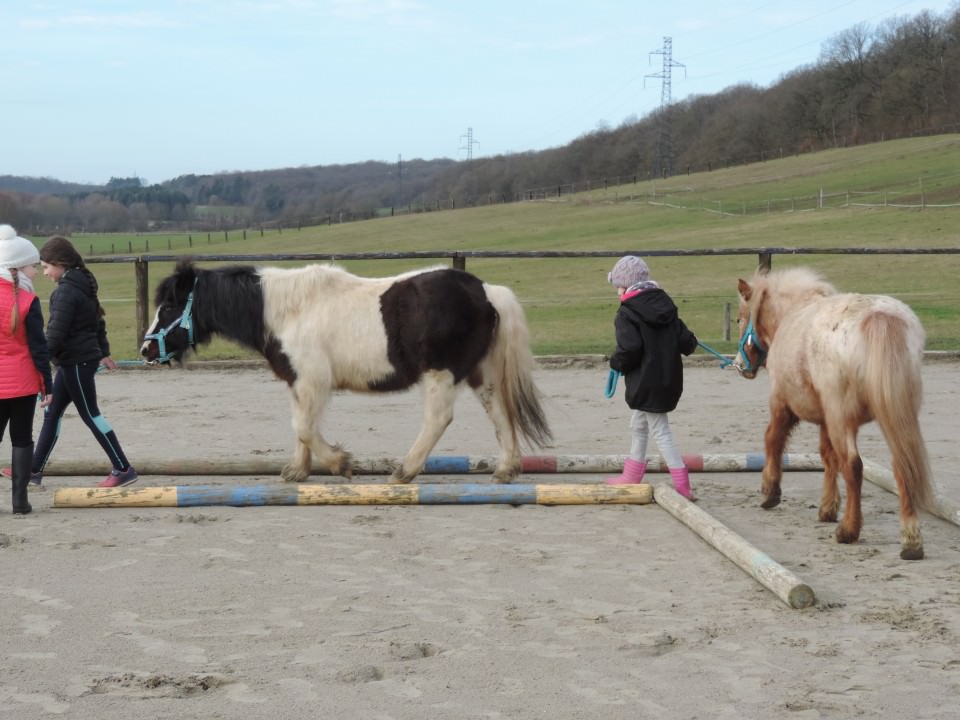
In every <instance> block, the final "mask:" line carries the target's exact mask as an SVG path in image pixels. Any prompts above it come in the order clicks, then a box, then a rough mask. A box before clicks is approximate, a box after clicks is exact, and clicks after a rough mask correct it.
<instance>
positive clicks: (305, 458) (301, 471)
mask: <svg viewBox="0 0 960 720" xmlns="http://www.w3.org/2000/svg"><path fill="white" fill-rule="evenodd" d="M317 387H318V385H317V384H311V385H307V384H306V383H299V382H298V383H297V384H296V385H295V386H294V387H292V388H291V389H290V409H291V417H292V424H293V431H294V433H296V436H297V445H296V447H295V448H294V451H293V459H292V461H291V462H290V463H289V464H288V465H284V466H283V469H282V470H281V471H280V476H281V477H282V478H283V479H284V480H285V481H286V482H303V481H304V480H306V479H307V478H308V477H310V470H311V461H312V456H313V455H314V454H316V456H317V460H318V461H319V462H320V463H321V464H323V465H325V466H326V467H327V468H328V469H329V470H330V474H331V475H342V476H344V477H346V478H350V477H351V476H352V465H351V460H352V458H351V457H350V453H348V452H345V451H344V450H343V449H342V448H341V447H340V446H339V445H337V446H331V445H330V444H329V443H327V441H326V440H324V439H323V436H322V435H321V434H320V417H321V415H322V413H323V408H324V406H325V405H326V403H327V400H328V399H329V397H330V391H329V389H328V388H327V389H323V390H318V389H317Z"/></svg>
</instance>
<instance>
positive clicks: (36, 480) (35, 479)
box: [0, 468, 43, 487]
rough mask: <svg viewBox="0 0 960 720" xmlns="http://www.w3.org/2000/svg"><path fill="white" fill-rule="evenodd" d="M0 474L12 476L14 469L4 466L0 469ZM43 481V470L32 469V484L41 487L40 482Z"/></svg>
mask: <svg viewBox="0 0 960 720" xmlns="http://www.w3.org/2000/svg"><path fill="white" fill-rule="evenodd" d="M0 475H3V476H4V477H8V478H12V477H13V471H12V470H11V469H10V468H3V469H2V470H0ZM42 482H43V473H42V472H33V471H32V470H31V471H30V484H31V485H33V486H34V487H39V485H40V483H42Z"/></svg>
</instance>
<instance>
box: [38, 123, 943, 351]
mask: <svg viewBox="0 0 960 720" xmlns="http://www.w3.org/2000/svg"><path fill="white" fill-rule="evenodd" d="M861 203H866V204H861ZM958 220H960V135H940V136H934V137H925V138H917V139H910V140H899V141H891V142H887V143H880V144H875V145H866V146H859V147H856V148H850V149H843V150H831V151H826V152H822V153H816V154H810V155H803V156H797V157H788V158H784V159H780V160H772V161H768V162H765V163H759V164H755V165H748V166H743V167H737V168H732V169H726V170H716V171H713V172H707V173H699V174H692V175H685V176H678V177H673V178H670V179H668V180H661V181H657V182H649V181H648V182H638V183H636V184H631V185H620V186H616V187H608V188H606V189H601V190H594V191H592V192H588V193H580V194H575V195H568V196H562V197H559V198H553V199H548V200H543V201H536V202H523V203H513V204H507V205H499V206H493V207H482V208H472V209H464V210H452V211H441V212H430V213H424V214H419V215H408V216H402V217H393V218H390V217H388V218H380V219H377V220H370V221H364V222H355V223H349V224H343V225H329V226H319V227H310V228H303V229H301V230H296V229H294V230H291V229H287V230H283V231H281V232H278V231H276V230H271V231H267V232H266V233H264V234H262V235H261V233H260V232H256V231H248V232H247V233H245V234H242V233H237V232H232V233H230V234H229V235H225V234H223V233H221V234H219V235H217V234H211V235H207V234H202V235H194V236H192V237H188V236H187V235H182V234H181V235H164V234H158V235H137V236H132V235H131V236H128V235H113V236H87V235H78V236H75V237H74V241H75V242H76V244H77V246H78V249H80V251H81V252H82V253H84V254H90V255H89V256H90V257H91V259H94V260H95V259H96V256H97V254H99V253H103V252H107V253H109V252H112V251H115V252H117V253H121V254H126V253H127V252H128V251H132V252H135V253H138V254H143V253H148V254H161V255H162V254H168V253H177V254H192V255H195V256H197V257H202V256H203V255H206V254H218V253H219V254H222V253H236V254H244V253H311V252H316V253H350V252H372V251H391V252H402V251H450V250H460V251H480V250H484V251H545V250H554V251H584V250H591V251H614V252H616V253H626V252H633V253H638V254H643V253H644V252H648V251H651V250H661V251H682V252H688V251H693V250H704V249H705V250H722V249H731V248H747V249H759V248H813V249H817V248H819V249H826V248H873V249H895V248H955V249H957V250H958V251H960V222H958ZM38 240H39V239H38ZM188 243H189V244H188ZM168 248H169V249H168ZM91 251H92V253H91ZM438 262H443V263H448V262H449V261H438ZM613 262H614V259H613V258H605V257H603V258H578V259H554V258H537V259H469V260H468V262H467V269H468V270H470V271H472V272H474V273H475V274H477V275H479V276H480V277H482V278H483V279H484V280H487V281H489V282H495V283H501V284H505V285H508V286H510V287H511V288H513V290H514V291H515V292H516V293H517V295H518V297H519V298H520V300H521V301H522V303H523V305H524V307H525V309H526V312H527V316H528V320H529V322H530V326H531V331H532V337H533V346H534V351H535V352H536V353H537V354H553V353H606V352H609V351H610V349H611V348H612V343H613V329H612V318H613V315H614V312H615V309H616V302H617V298H616V295H615V294H614V292H613V290H612V289H611V288H610V287H609V285H608V284H607V282H606V274H607V271H608V270H609V268H610V267H611V266H612V264H613ZM649 262H650V266H651V270H652V276H653V277H654V278H655V279H656V280H658V281H659V282H660V283H661V285H662V286H663V287H664V288H665V289H666V290H667V291H668V292H670V294H671V295H672V296H673V297H674V299H675V300H676V301H677V304H678V305H679V306H680V310H681V314H682V316H683V317H684V319H685V320H686V322H687V324H688V325H690V327H691V328H693V329H694V331H695V332H696V333H697V335H698V336H699V337H700V339H701V340H703V341H704V342H706V343H708V344H710V345H712V346H714V347H716V348H718V349H721V350H725V351H729V350H731V349H732V348H733V345H734V343H733V342H732V341H725V340H724V330H725V308H726V306H727V304H729V305H730V306H731V308H732V311H733V312H735V310H736V299H737V298H736V281H737V278H738V277H748V276H749V275H751V274H752V273H753V271H754V269H755V268H756V266H757V256H756V255H755V254H753V253H750V254H744V255H731V256H726V255H723V256H705V257H691V256H682V257H653V258H651V259H650V261H649ZM278 264H279V263H278ZM343 264H344V265H345V266H346V267H347V268H348V269H349V270H351V271H353V272H356V273H358V274H366V275H390V274H394V273H396V272H399V271H401V270H406V269H410V268H412V267H419V266H423V265H425V264H431V263H430V262H426V263H425V262H424V261H380V260H376V261H374V260H362V261H359V260H358V261H350V262H345V263H343ZM799 264H803V265H809V266H812V267H814V268H817V269H819V270H821V271H822V272H823V273H824V275H825V276H826V277H827V279H828V280H830V281H831V282H833V283H834V284H835V285H837V287H838V288H839V289H841V290H850V291H856V292H869V293H882V294H889V295H893V296H895V297H898V298H900V299H901V300H903V301H905V302H907V303H908V304H909V305H911V306H912V307H913V308H914V310H915V311H916V312H917V314H918V315H919V316H920V318H921V320H922V321H923V323H924V326H925V327H926V329H927V333H928V343H927V346H928V348H929V349H958V348H960V289H958V288H960V283H958V282H957V277H958V271H960V256H958V255H950V254H946V255H926V254H920V255H867V256H864V255H838V254H822V255H821V254H805V255H775V256H774V259H773V266H774V268H778V267H787V266H793V265H799ZM92 268H93V270H94V272H95V273H96V274H97V277H98V278H99V279H100V282H101V286H102V297H103V300H104V304H105V306H106V307H107V310H108V323H109V329H110V337H111V340H112V343H113V346H114V357H116V358H118V359H123V358H134V357H135V356H136V351H137V347H138V339H137V338H135V337H134V335H135V318H134V293H133V288H134V275H133V268H132V266H131V265H129V264H94V265H92ZM170 269H171V265H170V264H169V263H160V262H157V263H154V262H151V263H150V283H151V286H154V285H155V284H156V282H157V281H158V280H159V279H160V278H161V277H163V276H165V275H166V274H167V273H168V272H169V271H170ZM38 285H39V289H40V292H41V294H42V295H44V296H45V295H46V294H47V293H48V292H49V289H50V287H49V285H48V284H47V283H46V281H44V280H42V279H41V280H39V282H38ZM731 332H732V334H733V336H734V338H735V336H736V328H735V327H733V328H732V329H731ZM239 355H243V353H242V352H241V351H240V350H239V349H238V348H235V347H233V346H231V345H229V344H227V343H223V342H217V343H215V344H214V345H212V346H211V347H210V348H208V349H202V350H201V357H205V358H214V357H235V356H239Z"/></svg>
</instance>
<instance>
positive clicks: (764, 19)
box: [0, 0, 960, 184]
mask: <svg viewBox="0 0 960 720" xmlns="http://www.w3.org/2000/svg"><path fill="white" fill-rule="evenodd" d="M958 2H960V0H916V1H911V2H904V1H903V0H833V1H829V2H828V1H821V0H804V2H787V1H785V0H780V1H779V2H760V1H759V0H725V1H724V2H716V0H703V1H701V2H686V1H684V0H661V1H659V2H647V1H645V0H620V1H616V0H591V1H590V2H561V3H558V2H555V0H550V1H548V0H509V2H502V1H501V0H484V1H483V2H460V1H459V0H236V1H229V0H163V1H162V2H154V1H153V0H145V1H141V0H4V2H3V3H2V4H0V37H2V38H3V51H2V54H0V58H2V60H0V175H22V176H29V177H49V178H55V179H58V180H64V181H69V182H83V183H97V184H103V183H106V182H107V181H108V180H109V179H110V178H111V177H134V176H136V177H140V178H141V179H143V180H144V182H146V183H147V184H153V183H160V182H163V181H165V180H170V179H173V178H175V177H178V176H181V175H187V174H198V175H202V174H209V173H218V172H230V171H252V170H267V169H277V168H289V167H301V166H314V165H338V164H351V163H359V162H365V161H368V160H376V161H383V162H388V163H396V162H404V161H409V160H413V159H423V160H433V159H437V158H451V159H455V160H466V159H469V158H470V157H472V158H475V159H476V158H481V157H485V156H494V155H504V154H511V153H520V152H527V151H537V150H544V149H547V148H551V147H559V146H562V145H566V144H567V143H569V142H571V141H572V140H574V139H576V138H577V137H580V136H582V135H584V134H586V133H590V132H594V131H596V130H598V129H603V128H615V127H617V126H619V125H621V124H623V123H625V122H632V121H635V120H638V119H640V118H643V117H645V116H646V115H648V114H649V113H651V112H653V111H654V110H656V109H657V108H658V107H659V106H660V104H661V102H662V99H663V98H662V96H663V90H664V88H663V85H664V77H663V76H664V74H665V72H664V71H665V67H664V62H665V61H666V60H667V59H670V60H671V61H672V62H671V63H670V65H669V66H668V68H667V69H669V73H670V84H669V87H670V99H671V100H672V101H674V102H676V101H679V100H683V99H684V98H687V97H690V96H697V95H711V94H714V93H717V92H720V91H722V90H724V89H725V88H728V87H730V86H732V85H736V84H739V83H751V84H754V85H757V86H760V87H767V86H769V85H771V84H773V83H775V82H776V81H777V80H778V79H779V78H780V77H782V76H783V75H784V74H787V73H789V72H790V71H792V70H795V69H797V68H800V67H802V66H805V65H810V64H813V63H815V62H816V61H817V59H818V57H819V55H820V52H821V50H822V49H823V47H824V43H827V42H828V41H830V40H831V39H833V38H835V37H836V36H837V34H839V33H841V32H843V31H845V30H849V29H850V28H852V27H854V26H856V25H858V24H860V23H865V24H866V25H867V27H868V28H870V29H874V28H877V27H878V26H881V25H882V24H883V23H884V22H885V21H887V20H888V19H890V18H913V17H915V16H916V15H917V14H919V13H920V12H922V11H923V10H928V11H930V12H931V13H933V14H934V15H937V16H941V17H942V16H944V15H946V14H947V13H948V12H952V11H953V10H954V9H956V8H957V7H958ZM667 39H669V43H670V46H671V54H670V55H668V54H666V47H667V42H668V40H667Z"/></svg>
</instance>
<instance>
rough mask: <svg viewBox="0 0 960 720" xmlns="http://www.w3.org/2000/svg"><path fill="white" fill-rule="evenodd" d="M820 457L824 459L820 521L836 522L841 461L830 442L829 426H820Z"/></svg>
mask: <svg viewBox="0 0 960 720" xmlns="http://www.w3.org/2000/svg"><path fill="white" fill-rule="evenodd" d="M820 459H821V460H822V461H823V494H822V495H821V496H820V514H819V518H820V522H836V521H837V513H838V512H839V511H840V493H839V492H837V473H838V472H839V470H840V463H839V461H838V460H837V453H836V451H835V450H834V449H833V444H832V443H831V442H830V434H829V433H828V432H827V428H826V427H824V426H823V425H821V426H820Z"/></svg>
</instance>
